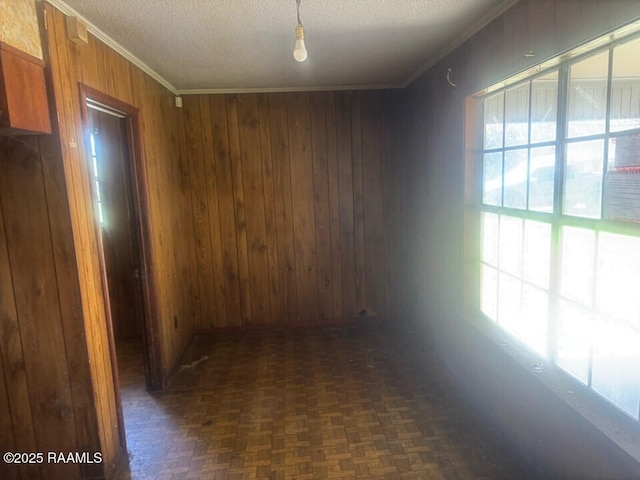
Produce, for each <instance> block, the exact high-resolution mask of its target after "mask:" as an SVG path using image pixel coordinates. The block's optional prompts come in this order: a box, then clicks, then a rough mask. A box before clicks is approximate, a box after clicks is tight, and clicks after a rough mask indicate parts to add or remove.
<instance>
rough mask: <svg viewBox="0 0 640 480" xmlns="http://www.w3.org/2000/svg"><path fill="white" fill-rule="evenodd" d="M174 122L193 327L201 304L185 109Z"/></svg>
mask: <svg viewBox="0 0 640 480" xmlns="http://www.w3.org/2000/svg"><path fill="white" fill-rule="evenodd" d="M176 121H177V125H178V149H179V156H180V164H181V165H182V167H181V168H182V170H183V172H184V175H185V177H186V178H185V181H186V182H187V185H186V186H185V188H186V191H185V192H184V194H183V208H184V212H185V216H184V217H185V225H184V230H183V231H184V232H188V233H186V234H185V235H184V239H185V247H184V248H186V252H187V254H188V262H189V267H188V268H189V278H188V280H187V284H188V286H187V288H188V291H189V300H188V302H189V311H190V313H191V321H192V324H193V325H194V326H196V325H200V324H201V322H202V318H203V314H202V303H201V302H200V301H199V278H198V258H197V252H196V246H195V221H194V211H193V208H191V205H192V203H191V202H192V195H193V194H192V188H194V187H192V186H191V185H192V182H195V181H194V179H193V178H192V172H191V160H190V157H189V151H188V149H187V132H186V118H185V109H184V108H180V109H177V112H176Z"/></svg>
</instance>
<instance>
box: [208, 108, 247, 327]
mask: <svg viewBox="0 0 640 480" xmlns="http://www.w3.org/2000/svg"><path fill="white" fill-rule="evenodd" d="M209 102H210V104H211V126H212V130H213V149H214V152H215V178H216V195H217V200H218V221H219V224H220V236H221V245H222V246H221V249H222V250H221V251H222V268H223V272H224V281H225V283H224V289H225V290H224V291H225V307H226V312H227V316H226V325H227V326H238V325H242V302H241V298H240V279H239V270H238V268H239V267H238V244H237V236H236V221H235V201H234V194H233V175H232V169H231V156H230V152H229V127H228V124H227V105H226V101H225V98H224V97H223V96H221V95H212V96H210V97H209Z"/></svg>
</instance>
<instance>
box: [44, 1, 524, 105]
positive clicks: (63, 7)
mask: <svg viewBox="0 0 640 480" xmlns="http://www.w3.org/2000/svg"><path fill="white" fill-rule="evenodd" d="M44 1H46V2H47V3H49V4H50V5H52V6H53V7H54V8H56V9H58V10H60V11H61V12H62V13H64V14H65V15H70V16H74V17H78V18H79V19H81V20H82V21H83V22H85V23H86V24H87V30H88V31H89V32H90V33H91V34H92V35H93V36H94V37H96V38H97V39H99V40H100V41H101V42H103V43H104V44H105V45H107V46H109V47H110V48H112V49H113V50H115V51H116V52H118V53H119V54H120V55H122V56H123V57H124V58H126V59H127V60H129V61H130V62H131V63H132V64H134V65H135V66H137V67H138V68H139V69H140V70H142V71H143V72H145V73H146V74H147V75H149V76H150V77H151V78H153V79H154V80H156V81H157V82H158V83H160V84H161V85H162V86H164V87H165V88H166V89H167V90H169V91H170V92H171V93H173V94H174V95H219V94H232V93H276V92H316V91H340V90H386V89H401V88H405V87H407V86H409V85H410V84H411V83H413V82H414V81H415V80H417V79H418V78H419V77H420V76H421V75H422V74H423V73H425V72H426V71H427V70H429V68H431V67H432V66H434V65H435V64H436V63H437V62H438V61H440V60H442V59H443V58H444V57H446V56H447V55H448V54H449V53H451V52H452V51H454V50H455V49H456V48H458V47H459V46H460V45H462V44H463V43H464V42H465V41H467V40H468V39H469V38H471V37H472V36H473V35H475V34H476V33H478V32H479V31H480V30H482V28H484V27H485V26H487V25H488V24H489V23H490V22H492V21H493V20H495V19H496V18H497V17H499V16H500V15H502V14H503V13H504V12H506V11H507V10H508V9H509V8H511V7H512V6H513V5H515V4H516V3H517V2H518V1H520V0H502V1H501V2H500V3H499V4H498V5H496V6H495V7H494V8H492V9H491V10H490V11H489V12H487V14H486V15H484V16H483V17H482V18H480V19H479V20H478V21H476V22H474V23H473V24H471V25H470V26H469V28H467V29H466V30H465V32H463V34H462V35H460V36H459V37H458V38H457V39H456V40H455V41H453V42H451V43H450V44H448V45H447V46H446V47H445V48H443V49H442V50H440V51H439V52H438V53H437V54H435V55H432V56H431V57H430V58H429V59H428V60H427V61H426V62H425V63H423V64H422V65H421V66H420V67H419V68H418V69H417V70H416V71H415V72H414V73H412V74H411V75H409V77H407V79H406V80H405V81H403V82H401V83H399V84H375V85H333V86H326V87H320V86H318V87H266V88H261V87H256V88H201V89H177V88H176V87H174V86H173V85H172V84H171V83H170V82H169V81H167V80H166V79H165V78H164V77H162V76H161V75H160V74H159V73H157V72H156V71H155V70H153V69H152V68H151V67H149V66H148V65H147V64H146V63H144V62H143V61H142V60H140V59H139V58H138V57H136V56H135V55H134V54H133V53H131V52H130V51H129V50H127V49H126V48H124V47H123V46H122V45H120V44H119V43H118V42H116V41H115V40H114V39H113V38H111V37H110V36H109V35H107V34H106V33H105V32H103V31H102V30H101V29H100V28H99V27H98V26H96V25H95V24H93V23H91V22H90V21H89V20H87V19H86V18H85V17H83V16H82V15H81V14H79V13H78V12H77V11H76V10H74V9H73V8H71V7H70V6H69V5H67V4H66V3H65V2H64V1H63V0H44Z"/></svg>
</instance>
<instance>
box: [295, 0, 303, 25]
mask: <svg viewBox="0 0 640 480" xmlns="http://www.w3.org/2000/svg"><path fill="white" fill-rule="evenodd" d="M296 11H297V13H298V25H302V22H301V21H300V0H296Z"/></svg>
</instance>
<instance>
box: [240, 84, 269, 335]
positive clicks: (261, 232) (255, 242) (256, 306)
mask: <svg viewBox="0 0 640 480" xmlns="http://www.w3.org/2000/svg"><path fill="white" fill-rule="evenodd" d="M237 106H238V132H239V139H240V152H241V161H242V182H243V187H244V200H245V205H246V207H245V215H246V225H247V228H246V232H247V247H248V259H249V280H250V286H251V317H252V323H271V295H270V288H269V259H268V256H267V234H266V227H265V207H264V181H263V168H262V156H261V154H262V151H261V146H260V122H259V112H258V101H257V96H256V95H242V96H241V97H239V98H238V100H237Z"/></svg>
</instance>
